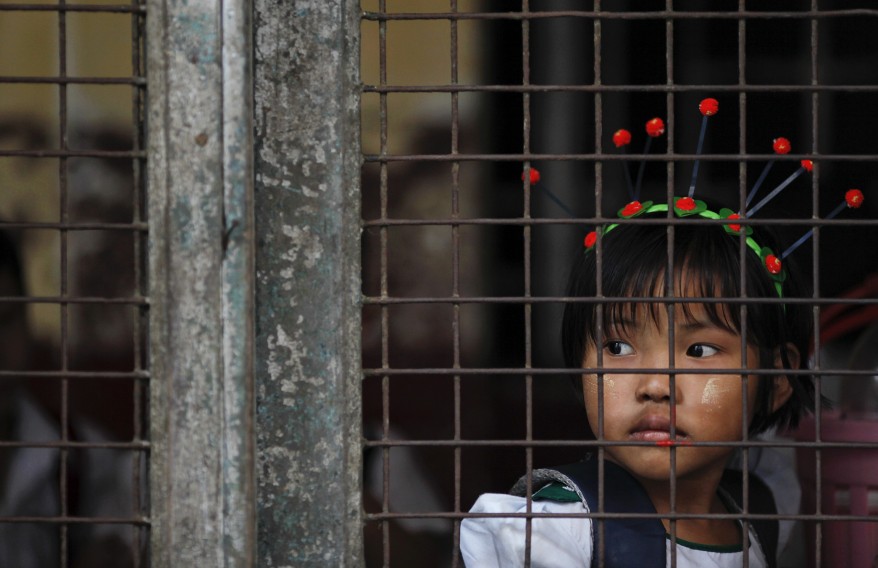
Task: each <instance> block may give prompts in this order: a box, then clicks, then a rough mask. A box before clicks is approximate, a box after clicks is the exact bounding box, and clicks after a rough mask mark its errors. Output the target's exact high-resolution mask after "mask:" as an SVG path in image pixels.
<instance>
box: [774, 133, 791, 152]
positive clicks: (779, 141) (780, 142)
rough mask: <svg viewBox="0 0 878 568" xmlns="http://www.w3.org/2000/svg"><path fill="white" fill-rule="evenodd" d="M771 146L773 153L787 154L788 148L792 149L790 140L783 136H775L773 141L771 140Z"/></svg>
mask: <svg viewBox="0 0 878 568" xmlns="http://www.w3.org/2000/svg"><path fill="white" fill-rule="evenodd" d="M772 147H773V148H774V153H775V154H789V153H790V150H792V149H793V148H792V146H790V141H789V140H787V139H786V138H783V137H780V138H775V139H774V142H772Z"/></svg>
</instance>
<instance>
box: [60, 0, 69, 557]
mask: <svg viewBox="0 0 878 568" xmlns="http://www.w3.org/2000/svg"><path fill="white" fill-rule="evenodd" d="M65 5H66V0H59V2H58V6H59V7H63V6H65ZM58 75H59V76H61V77H64V76H66V75H67V14H66V13H65V12H64V11H59V12H58ZM58 107H59V108H58V117H59V118H58V122H59V124H58V130H59V140H58V144H59V147H60V150H61V151H62V152H66V151H67V150H68V147H69V146H68V126H69V125H68V124H67V110H68V109H67V85H66V84H63V83H62V84H60V85H58ZM67 166H68V162H67V158H66V157H61V159H60V160H58V199H59V212H60V219H59V220H60V222H61V223H67V219H68V204H69V199H68V190H69V186H70V184H69V179H68V176H67V173H68V172H67ZM59 244H60V247H61V250H60V268H61V282H60V296H61V298H66V297H67V290H68V285H69V282H68V280H69V262H68V261H69V257H68V245H69V235H68V233H67V231H65V230H63V229H62V230H61V231H60V243H59ZM60 310H61V322H60V323H61V345H60V349H61V372H62V373H64V372H66V371H67V370H68V364H69V352H68V350H69V347H70V341H69V338H68V331H69V327H70V310H69V304H66V303H65V304H62V305H61V306H60ZM60 388H61V441H62V442H65V443H66V442H68V441H69V440H70V382H69V380H68V379H67V378H66V377H62V378H61V381H60ZM59 458H60V464H59V467H58V473H59V477H60V479H59V481H60V485H61V487H60V490H59V496H60V501H61V517H67V516H69V512H68V511H69V506H70V503H69V502H68V501H69V494H68V486H67V479H68V465H69V463H70V454H69V452H68V450H67V448H66V447H61V451H60V452H59ZM67 528H68V527H67V524H66V523H62V524H61V526H60V527H59V533H60V538H61V546H60V549H61V559H60V560H61V563H60V565H61V568H66V566H68V560H69V553H68V530H67Z"/></svg>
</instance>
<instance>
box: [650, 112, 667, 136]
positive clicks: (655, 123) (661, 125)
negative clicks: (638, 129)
mask: <svg viewBox="0 0 878 568" xmlns="http://www.w3.org/2000/svg"><path fill="white" fill-rule="evenodd" d="M646 133H647V134H649V135H650V136H651V137H653V138H658V137H659V136H661V135H662V134H664V133H665V122H664V121H663V120H662V119H660V118H658V117H656V118H653V119H652V120H650V121H648V122H647V123H646Z"/></svg>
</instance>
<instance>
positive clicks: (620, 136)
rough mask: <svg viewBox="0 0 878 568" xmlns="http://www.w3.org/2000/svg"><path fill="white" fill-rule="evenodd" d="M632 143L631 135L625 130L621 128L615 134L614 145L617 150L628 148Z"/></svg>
mask: <svg viewBox="0 0 878 568" xmlns="http://www.w3.org/2000/svg"><path fill="white" fill-rule="evenodd" d="M630 143H631V133H630V132H628V131H627V130H625V129H624V128H620V129H619V130H617V131H616V132H615V133H614V134H613V144H615V145H616V148H621V147H622V146H627V145H628V144H630Z"/></svg>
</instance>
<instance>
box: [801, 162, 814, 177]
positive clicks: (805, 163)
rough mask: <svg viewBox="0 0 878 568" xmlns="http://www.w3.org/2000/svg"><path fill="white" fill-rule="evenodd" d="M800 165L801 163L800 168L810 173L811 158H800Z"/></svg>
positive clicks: (811, 167) (812, 169)
mask: <svg viewBox="0 0 878 568" xmlns="http://www.w3.org/2000/svg"><path fill="white" fill-rule="evenodd" d="M800 165H801V166H802V168H803V169H804V170H805V171H806V172H808V173H809V174H810V173H811V172H812V171H814V162H812V161H811V160H802V161H801V162H800Z"/></svg>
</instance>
